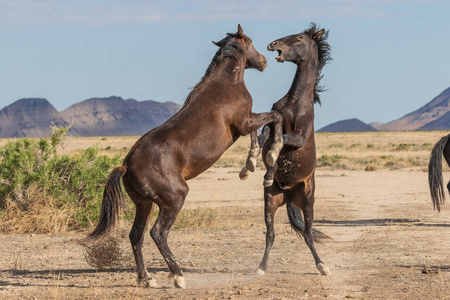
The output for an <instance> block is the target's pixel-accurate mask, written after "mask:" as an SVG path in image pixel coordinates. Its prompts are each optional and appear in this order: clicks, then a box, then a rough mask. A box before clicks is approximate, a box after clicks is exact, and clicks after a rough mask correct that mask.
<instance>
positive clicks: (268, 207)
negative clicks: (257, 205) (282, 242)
mask: <svg viewBox="0 0 450 300" xmlns="http://www.w3.org/2000/svg"><path fill="white" fill-rule="evenodd" d="M283 202H284V195H283V193H282V191H281V190H280V189H279V188H278V186H277V185H276V184H274V185H272V186H270V187H265V188H264V219H265V221H266V248H265V250H264V257H263V259H262V261H261V263H260V264H259V268H258V270H256V274H258V275H264V273H265V272H266V270H267V261H268V260H269V253H270V249H271V248H272V245H273V242H274V241H275V229H274V218H275V212H276V211H277V209H278V207H280V206H281V205H282V204H283Z"/></svg>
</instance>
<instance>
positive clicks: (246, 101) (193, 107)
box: [88, 26, 282, 288]
mask: <svg viewBox="0 0 450 300" xmlns="http://www.w3.org/2000/svg"><path fill="white" fill-rule="evenodd" d="M214 44H215V45H217V46H218V47H219V50H218V51H217V53H216V55H215V56H214V58H213V59H212V62H211V64H210V65H209V67H208V69H207V71H206V74H205V76H204V77H203V79H202V80H201V82H200V83H198V84H197V85H196V86H195V87H194V89H193V90H192V91H191V93H190V94H189V96H188V97H187V99H186V101H185V103H184V106H183V108H182V109H181V110H180V111H179V112H178V113H177V114H176V115H174V116H173V117H172V118H171V119H169V120H168V121H167V122H166V123H164V124H163V125H161V126H160V127H158V128H155V129H153V130H151V131H149V132H148V133H146V134H145V135H144V136H142V137H141V138H140V139H139V140H138V141H137V142H136V144H135V145H134V146H133V147H132V149H131V150H130V152H129V153H128V155H127V156H126V158H125V160H124V162H123V165H122V166H120V167H117V168H115V169H114V170H113V171H112V173H111V175H110V176H109V178H108V181H107V183H106V186H105V191H104V194H103V202H102V208H101V216H100V220H99V223H98V225H97V227H96V228H95V230H94V231H93V232H92V233H91V234H90V236H89V237H88V241H89V238H91V239H95V238H98V237H100V236H102V235H104V234H105V233H107V232H108V231H109V230H110V228H111V227H112V225H114V223H115V222H116V220H117V218H118V213H119V208H120V203H121V200H122V194H121V189H120V178H122V180H123V184H124V186H125V189H126V192H127V193H128V195H129V196H130V198H131V199H132V200H133V202H134V204H135V206H136V216H135V219H134V224H133V228H132V229H131V232H130V241H131V245H132V247H133V252H134V257H135V260H136V267H137V273H138V282H139V283H143V284H144V285H147V286H148V285H150V286H152V287H153V286H156V282H155V280H154V279H153V278H151V277H150V276H149V275H148V273H147V271H146V268H145V266H144V260H143V257H142V243H143V240H144V235H143V233H144V229H145V227H146V226H147V223H148V221H149V216H150V213H151V212H152V210H153V209H154V207H155V204H156V205H158V207H159V215H158V218H157V220H156V222H155V224H154V226H153V228H152V229H151V231H150V235H151V237H152V238H153V240H154V242H155V243H156V246H157V247H158V249H159V251H160V252H161V254H162V256H163V257H164V259H165V261H166V263H167V265H168V266H169V269H170V271H171V273H172V274H173V275H174V281H175V286H176V287H181V288H184V287H185V284H186V283H185V279H184V276H183V272H182V270H181V267H180V265H179V264H178V262H177V261H176V259H175V256H174V255H173V254H172V252H171V250H170V249H169V246H168V245H167V236H168V234H169V230H170V228H171V226H172V224H173V223H174V221H175V219H176V218H177V215H178V213H179V212H180V210H181V208H182V207H183V204H184V200H185V198H186V195H187V193H188V191H189V187H188V185H187V183H186V181H187V180H189V179H191V178H194V177H196V176H197V175H199V174H200V173H202V172H204V171H205V170H207V169H208V168H209V167H211V166H212V165H213V164H214V163H215V162H216V161H217V160H218V159H219V157H220V156H221V155H222V154H223V153H224V151H225V150H226V149H227V148H228V147H230V146H231V145H232V144H233V143H234V142H235V141H236V140H237V139H238V138H239V137H240V136H241V135H246V134H248V133H250V132H252V131H255V130H256V129H258V128H260V127H261V126H263V125H265V124H268V123H274V124H276V125H274V127H275V128H276V129H275V136H276V137H275V140H276V141H279V144H282V135H281V117H280V114H279V113H278V112H275V111H273V112H269V113H261V114H255V113H252V98H251V96H250V94H249V92H248V91H247V88H246V86H245V83H244V70H245V69H247V68H254V69H258V70H259V71H263V70H264V68H265V67H266V65H267V62H266V59H265V58H264V56H263V55H261V54H260V53H258V52H257V51H256V50H255V48H254V47H253V45H252V41H251V39H250V38H249V37H248V36H246V35H245V34H244V33H243V31H242V28H241V26H238V32H237V33H235V34H228V35H227V36H226V37H225V38H224V39H222V40H221V41H220V42H217V43H214ZM275 144H276V142H275ZM280 148H281V147H280V146H279V145H276V146H274V147H273V149H272V150H269V152H270V151H272V152H274V151H275V152H276V151H278V150H277V149H280ZM272 154H273V155H274V156H278V153H272ZM272 154H271V155H272Z"/></svg>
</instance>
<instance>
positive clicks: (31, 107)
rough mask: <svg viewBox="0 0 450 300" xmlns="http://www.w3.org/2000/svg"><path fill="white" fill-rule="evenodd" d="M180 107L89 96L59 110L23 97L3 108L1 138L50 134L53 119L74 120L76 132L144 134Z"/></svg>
mask: <svg viewBox="0 0 450 300" xmlns="http://www.w3.org/2000/svg"><path fill="white" fill-rule="evenodd" d="M180 108H181V105H179V104H176V103H173V102H165V103H160V102H156V101H151V100H148V101H136V100H134V99H128V100H124V99H122V98H120V97H109V98H92V99H88V100H85V101H82V102H79V103H77V104H74V105H72V106H70V107H69V108H67V109H66V110H64V111H62V112H58V111H57V110H56V109H55V108H54V107H53V106H52V105H51V104H50V103H49V102H48V101H47V100H46V99H40V98H27V99H20V100H18V101H16V102H14V103H13V104H11V105H9V106H6V107H5V108H3V109H2V110H0V138H9V137H25V136H26V137H46V136H48V135H49V132H50V126H51V124H52V123H54V124H56V125H61V124H72V127H71V128H70V134H71V135H73V136H120V135H142V134H144V133H145V132H147V131H149V130H150V129H152V128H154V127H156V126H159V125H161V124H162V123H164V122H165V121H166V120H167V119H169V118H170V117H171V116H172V115H173V114H175V113H176V112H177V111H178V110H179V109H180Z"/></svg>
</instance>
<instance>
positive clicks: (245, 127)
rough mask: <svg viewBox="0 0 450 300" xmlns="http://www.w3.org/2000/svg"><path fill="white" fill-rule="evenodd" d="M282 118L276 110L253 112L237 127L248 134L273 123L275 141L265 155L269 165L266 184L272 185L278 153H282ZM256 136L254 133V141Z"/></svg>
mask: <svg viewBox="0 0 450 300" xmlns="http://www.w3.org/2000/svg"><path fill="white" fill-rule="evenodd" d="M282 119H283V117H282V116H281V114H280V113H279V112H277V111H274V110H272V111H270V112H268V113H261V114H255V113H251V114H250V116H249V117H248V118H247V120H244V121H243V122H242V123H241V124H240V126H237V128H238V129H239V130H240V132H241V135H246V134H249V133H251V132H253V131H256V130H257V129H258V128H260V127H262V126H263V125H266V124H271V127H272V128H273V139H274V142H273V144H272V145H271V147H270V150H269V151H268V153H267V155H266V157H265V160H266V163H267V165H268V171H267V172H266V175H265V176H264V186H270V185H272V183H273V174H274V168H275V163H276V161H277V159H278V155H279V154H280V151H281V149H282V148H283V135H282V127H281V124H282ZM254 136H255V135H254V134H253V135H252V141H254V140H255V138H254ZM255 144H256V142H255ZM241 173H242V171H241ZM247 175H248V174H247Z"/></svg>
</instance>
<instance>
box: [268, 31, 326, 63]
mask: <svg viewBox="0 0 450 300" xmlns="http://www.w3.org/2000/svg"><path fill="white" fill-rule="evenodd" d="M327 37H328V31H325V29H321V30H316V25H315V24H314V23H312V24H311V26H310V28H309V29H307V30H305V31H304V32H302V33H299V34H294V35H289V36H286V37H284V38H281V39H278V40H275V41H273V42H272V43H270V44H269V46H267V49H268V50H269V51H278V56H277V57H276V60H277V61H278V62H285V61H290V62H293V63H296V64H299V63H301V62H303V61H307V60H311V59H314V58H317V59H318V60H319V68H320V69H321V68H322V67H323V65H324V64H325V62H326V60H327V59H329V57H328V51H329V50H330V46H329V45H328V43H327V42H326V41H325V40H326V38H327ZM324 55H325V57H323V58H324V61H323V63H322V61H321V58H322V56H324Z"/></svg>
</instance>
